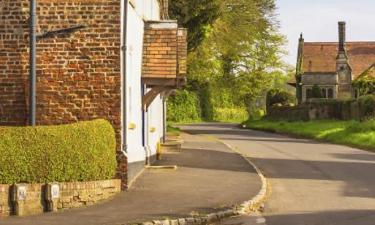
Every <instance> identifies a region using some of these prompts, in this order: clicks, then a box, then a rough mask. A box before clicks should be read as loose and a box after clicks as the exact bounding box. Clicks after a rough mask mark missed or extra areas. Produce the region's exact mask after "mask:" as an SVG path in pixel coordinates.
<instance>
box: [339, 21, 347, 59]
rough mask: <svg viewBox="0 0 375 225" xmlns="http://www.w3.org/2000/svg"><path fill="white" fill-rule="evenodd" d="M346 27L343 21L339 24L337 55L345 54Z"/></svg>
mask: <svg viewBox="0 0 375 225" xmlns="http://www.w3.org/2000/svg"><path fill="white" fill-rule="evenodd" d="M345 27H346V25H345V22H344V21H341V22H339V53H340V52H345V42H346V40H345V39H346V28H345Z"/></svg>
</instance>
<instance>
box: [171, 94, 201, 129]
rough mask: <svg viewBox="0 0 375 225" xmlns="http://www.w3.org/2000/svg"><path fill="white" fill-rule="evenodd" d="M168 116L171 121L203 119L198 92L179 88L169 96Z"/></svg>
mask: <svg viewBox="0 0 375 225" xmlns="http://www.w3.org/2000/svg"><path fill="white" fill-rule="evenodd" d="M167 104H168V109H167V118H168V121H171V122H194V121H200V120H201V110H200V102H199V97H198V95H197V94H196V93H194V92H190V91H187V90H179V91H177V92H176V94H175V95H173V96H171V97H169V98H168V102H167Z"/></svg>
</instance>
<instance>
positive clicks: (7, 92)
mask: <svg viewBox="0 0 375 225" xmlns="http://www.w3.org/2000/svg"><path fill="white" fill-rule="evenodd" d="M120 4H121V1H120V0H52V1H51V0H38V7H37V33H38V34H39V35H42V36H43V37H40V38H38V42H37V124H39V125H52V124H66V123H71V122H76V121H84V120H92V119H96V118H104V119H107V120H109V121H110V122H111V123H112V125H113V127H114V128H115V131H116V135H117V146H118V147H117V149H118V150H120V143H121V142H120V140H121V136H120V133H121V132H120V130H121V73H120V69H121V68H120V62H121V61H120V54H121V49H120V47H121V46H120V45H121V5H120ZM28 14H29V1H28V0H12V1H10V0H6V1H1V2H0V19H1V23H0V125H25V124H27V115H28V98H29V96H28V67H29V63H28V58H29V39H28V38H29V37H28V29H29V26H28V17H29V15H28ZM43 34H49V35H43ZM119 158H120V157H119ZM121 158H123V157H121ZM121 160H123V161H126V160H125V159H121ZM119 168H120V170H121V171H119V174H118V175H119V176H118V177H121V178H123V179H126V162H123V163H122V164H120V166H119Z"/></svg>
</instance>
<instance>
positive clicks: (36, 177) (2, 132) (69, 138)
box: [0, 120, 117, 184]
mask: <svg viewBox="0 0 375 225" xmlns="http://www.w3.org/2000/svg"><path fill="white" fill-rule="evenodd" d="M0 137H1V138H0V155H1V157H0V183H4V184H12V183H45V182H52V181H56V182H70V181H90V180H102V179H111V178H113V177H114V175H115V170H116V165H117V163H116V140H115V132H114V130H113V128H112V126H111V125H110V123H109V122H107V121H105V120H95V121H90V122H79V123H75V124H70V125H59V126H38V127H0Z"/></svg>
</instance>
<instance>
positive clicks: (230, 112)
mask: <svg viewBox="0 0 375 225" xmlns="http://www.w3.org/2000/svg"><path fill="white" fill-rule="evenodd" d="M247 119H248V113H247V111H246V109H244V108H214V118H213V120H214V121H222V122H242V121H245V120H247Z"/></svg>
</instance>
